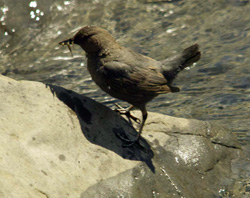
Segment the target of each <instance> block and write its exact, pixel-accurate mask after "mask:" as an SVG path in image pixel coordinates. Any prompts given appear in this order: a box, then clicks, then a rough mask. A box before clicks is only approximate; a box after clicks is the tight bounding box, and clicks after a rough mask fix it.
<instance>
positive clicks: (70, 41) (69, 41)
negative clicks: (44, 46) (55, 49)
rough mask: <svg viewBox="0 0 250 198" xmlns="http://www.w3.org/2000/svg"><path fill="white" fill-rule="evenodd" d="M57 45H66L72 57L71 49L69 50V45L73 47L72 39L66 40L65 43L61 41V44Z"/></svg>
mask: <svg viewBox="0 0 250 198" xmlns="http://www.w3.org/2000/svg"><path fill="white" fill-rule="evenodd" d="M58 44H59V45H62V46H64V45H67V47H68V48H69V51H70V53H71V55H72V56H73V53H72V49H71V47H70V45H72V46H74V40H73V39H72V38H70V39H67V40H65V41H61V42H60V43H58Z"/></svg>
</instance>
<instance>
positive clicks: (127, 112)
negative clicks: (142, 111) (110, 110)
mask: <svg viewBox="0 0 250 198" xmlns="http://www.w3.org/2000/svg"><path fill="white" fill-rule="evenodd" d="M115 105H116V106H117V109H115V111H116V112H118V113H119V114H121V115H125V116H127V118H129V119H132V120H134V121H135V122H136V123H138V124H140V123H141V121H140V119H139V118H137V117H135V116H133V115H132V114H131V113H130V108H126V109H125V108H123V107H121V106H120V105H119V104H117V103H115Z"/></svg>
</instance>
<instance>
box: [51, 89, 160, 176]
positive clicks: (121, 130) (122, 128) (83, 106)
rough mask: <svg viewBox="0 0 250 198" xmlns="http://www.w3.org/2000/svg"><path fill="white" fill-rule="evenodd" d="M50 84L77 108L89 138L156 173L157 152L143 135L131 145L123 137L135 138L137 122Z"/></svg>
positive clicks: (53, 91) (58, 96) (61, 97)
mask: <svg viewBox="0 0 250 198" xmlns="http://www.w3.org/2000/svg"><path fill="white" fill-rule="evenodd" d="M46 87H49V89H50V91H51V92H52V93H53V95H54V96H57V98H58V99H59V100H61V101H62V102H63V103H65V104H66V105H67V106H68V107H69V108H70V109H72V110H73V111H74V112H75V114H76V115H77V117H78V120H79V123H80V126H81V130H82V133H83V135H84V136H85V137H86V139H87V140H89V141H90V142H91V143H93V144H96V145H100V146H102V147H104V148H106V149H109V150H111V151H113V152H115V153H116V154H118V155H120V156H121V157H123V158H124V159H130V160H137V161H144V162H145V163H146V164H147V166H148V167H149V168H150V170H151V171H152V172H153V173H155V167H154V165H153V163H152V158H153V157H154V153H153V151H152V149H151V148H150V145H149V144H148V143H147V141H146V140H145V139H144V138H143V137H141V138H140V139H139V141H137V142H136V143H134V144H133V145H131V146H124V141H123V140H122V139H121V138H119V136H123V137H126V138H129V139H133V138H135V137H136V134H137V131H136V130H135V129H134V128H133V126H132V125H131V124H130V123H129V122H128V121H127V120H125V119H124V118H123V117H122V116H120V115H119V114H118V113H116V112H114V111H113V110H111V109H109V108H108V107H106V106H105V105H103V104H100V103H98V102H96V101H94V100H92V99H90V98H88V97H86V96H84V95H80V94H77V93H76V92H73V91H71V90H67V89H64V88H62V87H59V86H55V85H51V84H46ZM125 144H126V143H125Z"/></svg>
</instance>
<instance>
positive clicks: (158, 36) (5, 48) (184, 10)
mask: <svg viewBox="0 0 250 198" xmlns="http://www.w3.org/2000/svg"><path fill="white" fill-rule="evenodd" d="M249 11H250V3H249V0H220V1H218V0H210V1H198V0H194V1H181V0H179V1H178V0H175V1H174V0H172V1H170V0H169V1H161V0H127V1H119V0H105V1H104V0H85V1H83V0H72V1H69V0H67V1H66V0H65V1H63V0H55V1H49V0H37V1H17V0H0V46H1V47H0V60H1V62H0V72H1V73H2V74H3V75H6V76H9V77H11V78H14V79H18V80H35V81H40V82H44V83H53V84H55V85H59V86H63V87H65V88H68V89H72V90H74V91H76V92H78V93H82V94H85V95H86V96H88V97H91V98H93V99H95V100H97V101H99V102H102V103H104V104H106V105H108V106H110V107H113V106H114V102H117V100H116V99H114V98H111V97H109V96H108V95H106V94H105V93H103V92H102V91H101V90H100V89H99V88H98V87H97V86H96V85H95V84H94V83H93V82H92V81H91V78H90V76H89V73H88V71H87V69H86V59H85V57H84V53H83V51H82V50H81V49H80V48H79V47H77V46H75V47H74V49H73V53H74V57H72V56H71V54H70V52H69V51H68V49H67V47H61V46H59V45H58V42H60V41H62V40H63V39H67V38H69V37H71V36H72V35H73V34H74V33H75V32H76V31H77V30H78V29H79V28H81V27H83V26H85V25H97V26H101V27H103V28H105V29H107V30H108V31H109V32H110V33H111V34H112V35H113V36H114V37H115V38H117V39H118V41H119V42H120V43H121V44H122V45H124V46H126V47H129V48H131V49H133V50H135V51H137V52H140V53H142V54H145V55H148V56H150V57H152V58H155V59H157V60H162V59H165V58H167V57H168V56H169V55H170V54H174V53H177V52H179V51H181V50H182V49H184V48H186V47H188V46H190V45H192V44H194V43H198V44H199V45H200V48H201V52H202V57H201V60H200V61H199V62H198V63H197V65H196V66H195V67H193V68H191V69H190V70H186V71H183V72H182V73H180V75H179V77H178V78H177V79H176V81H175V85H176V86H179V87H180V88H181V92H179V93H175V94H166V95H161V96H159V97H158V98H156V99H155V100H153V101H152V102H151V103H149V104H148V110H149V111H154V112H159V113H163V114H168V115H172V116H177V117H184V118H195V119H201V120H213V121H216V122H217V123H219V124H221V125H225V126H226V127H228V128H229V129H231V130H232V131H233V132H234V133H236V134H237V137H238V139H239V140H240V141H241V143H242V145H249V141H250V130H249V126H250V113H249V112H250V111H249V110H250V89H249V88H250V14H249ZM121 104H122V105H126V103H121Z"/></svg>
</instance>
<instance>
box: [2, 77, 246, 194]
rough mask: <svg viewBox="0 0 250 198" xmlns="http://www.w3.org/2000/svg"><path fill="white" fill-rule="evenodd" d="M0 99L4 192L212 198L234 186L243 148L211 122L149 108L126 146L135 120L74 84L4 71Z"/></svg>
mask: <svg viewBox="0 0 250 198" xmlns="http://www.w3.org/2000/svg"><path fill="white" fill-rule="evenodd" d="M0 101H1V103H0V145H1V146H0V186H1V188H0V197H13V198H15V197H18V198H22V197H32V198H36V197H60V198H61V197H62V198H64V197H81V198H88V197H90V198H93V197H96V198H97V197H98V198H102V197H103V198H106V197H109V198H110V197H111V198H112V197H133V198H134V197H135V198H137V197H138V198H139V197H140V198H141V197H142V198H144V197H145V198H148V197H150V198H151V197H166V198H168V197H171V198H173V197H187V198H189V197H192V198H195V197H199V198H200V197H209V198H210V197H218V196H219V195H220V193H221V192H222V191H223V192H224V191H228V189H230V187H231V185H232V179H231V163H232V160H234V159H235V158H236V157H237V154H238V153H239V152H240V151H241V150H240V149H239V145H238V143H237V141H236V138H235V137H234V135H233V134H232V133H230V132H229V131H228V130H227V129H225V128H223V127H220V126H216V125H213V124H212V123H210V122H205V121H199V120H193V119H190V120H188V119H184V118H175V117H170V116H167V115H162V114H158V113H149V116H148V120H147V122H146V125H145V128H144V131H143V134H142V136H143V138H141V139H140V141H139V142H138V143H136V144H134V145H133V146H131V147H126V146H124V142H123V141H122V140H121V139H120V138H119V136H121V135H122V136H124V138H133V137H134V136H135V135H136V133H137V132H136V130H135V129H134V128H133V127H132V125H131V124H130V123H129V122H128V121H126V120H125V119H124V118H123V117H121V116H120V115H118V114H117V113H116V112H114V111H112V110H111V109H109V108H107V107H106V106H104V105H102V104H100V103H97V102H96V101H94V100H92V99H89V98H87V97H85V96H83V95H79V94H77V93H75V92H73V91H70V90H66V89H64V88H62V87H58V86H54V85H44V84H42V83H39V82H31V81H15V80H12V79H10V78H7V77H4V76H0ZM133 113H134V114H135V115H137V116H139V115H140V112H137V111H135V112H133ZM135 127H136V126H135ZM118 134H119V135H118ZM229 193H230V192H229Z"/></svg>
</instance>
